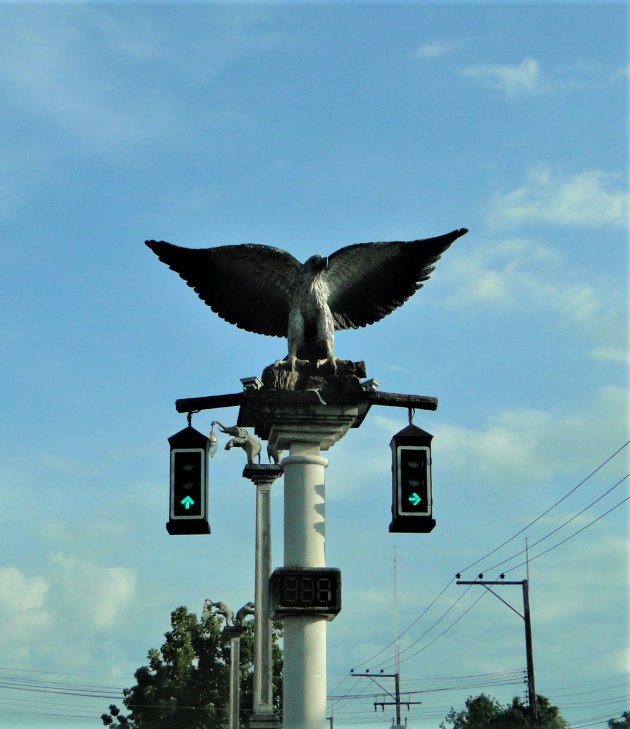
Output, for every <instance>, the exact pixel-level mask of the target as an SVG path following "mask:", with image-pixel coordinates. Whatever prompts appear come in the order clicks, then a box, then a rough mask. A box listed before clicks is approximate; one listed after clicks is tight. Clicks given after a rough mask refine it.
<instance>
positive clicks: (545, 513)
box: [458, 440, 630, 574]
mask: <svg viewBox="0 0 630 729" xmlns="http://www.w3.org/2000/svg"><path fill="white" fill-rule="evenodd" d="M629 443H630V440H627V441H626V442H625V443H624V444H623V445H622V446H621V447H620V448H618V449H617V450H616V451H615V452H614V453H612V454H611V455H610V456H608V458H606V460H604V461H603V462H602V463H600V464H599V466H597V468H595V469H594V470H593V471H591V473H589V474H588V476H586V477H585V478H583V479H582V480H581V481H580V483H578V484H577V486H574V487H573V488H572V489H571V490H570V491H568V492H567V493H566V494H565V495H564V496H563V497H562V498H561V499H558V501H556V502H555V503H554V504H552V505H551V506H550V507H549V508H548V509H547V510H546V511H543V513H542V514H540V515H539V516H537V517H536V518H535V519H534V520H533V521H530V522H529V524H527V525H526V526H524V527H523V528H522V529H520V530H519V531H518V532H516V534H514V535H513V536H511V537H510V538H509V539H506V541H505V542H503V543H502V544H499V546H498V547H495V548H494V549H492V550H490V552H488V553H487V554H484V555H483V557H480V558H479V559H477V560H476V561H475V562H471V563H470V564H469V565H468V566H467V567H464V568H463V569H461V570H458V572H459V574H461V573H462V572H465V571H466V570H468V569H470V568H471V567H474V566H475V565H476V564H479V562H482V561H483V560H484V559H486V557H489V556H490V555H491V554H494V553H495V552H498V551H499V549H501V548H502V547H505V545H506V544H509V543H510V542H511V541H513V540H514V539H516V537H518V536H519V535H520V534H522V533H523V532H524V531H526V530H527V529H529V528H530V527H531V526H533V525H534V524H535V523H536V522H537V521H540V519H542V518H543V516H546V515H547V514H548V513H549V512H550V511H551V510H552V509H555V508H556V506H558V504H561V503H562V502H563V501H564V500H565V499H566V498H568V497H569V496H570V495H571V494H572V493H574V492H575V491H577V490H578V489H579V488H580V486H583V485H584V484H585V483H586V482H587V481H588V480H589V478H591V477H592V476H594V475H595V474H596V473H597V472H598V471H600V470H601V469H602V468H603V467H604V466H605V465H606V464H607V463H610V461H612V459H613V458H615V457H616V456H617V455H619V453H621V451H622V450H623V449H624V448H625V447H626V446H627V445H628V444H629Z"/></svg>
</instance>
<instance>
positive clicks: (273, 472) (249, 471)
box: [243, 463, 282, 486]
mask: <svg viewBox="0 0 630 729" xmlns="http://www.w3.org/2000/svg"><path fill="white" fill-rule="evenodd" d="M280 476H282V466H280V465H278V464H277V463H269V464H267V463H264V464H262V463H250V464H248V465H247V466H245V468H244V469H243V478H248V479H249V480H250V481H252V482H253V483H254V484H255V485H256V486H271V484H272V483H273V482H274V481H275V480H276V479H278V478H280Z"/></svg>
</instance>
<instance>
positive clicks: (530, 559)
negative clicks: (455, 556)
mask: <svg viewBox="0 0 630 729" xmlns="http://www.w3.org/2000/svg"><path fill="white" fill-rule="evenodd" d="M628 499H630V496H626V498H625V499H622V500H621V501H620V502H619V503H618V504H615V505H614V506H613V507H612V508H610V509H608V511H605V512H604V513H603V514H601V515H600V516H598V517H597V519H593V521H591V522H589V523H588V524H586V525H585V526H583V527H582V528H581V529H578V530H577V532H574V533H573V534H570V535H569V536H568V537H567V538H566V539H563V540H562V541H561V542H558V543H557V544H554V545H553V547H549V549H545V551H544V552H540V553H539V554H536V555H534V556H533V557H530V558H529V561H530V562H532V561H533V560H535V559H538V557H542V556H543V554H547V553H548V552H551V551H552V550H554V549H556V548H557V547H559V546H560V545H561V544H564V543H565V542H568V541H569V539H573V537H576V536H577V535H578V534H580V532H583V531H584V530H585V529H588V528H589V527H590V526H593V524H596V523H597V522H598V521H599V520H600V519H603V518H604V517H605V516H608V514H610V513H611V511H614V510H615V509H618V508H619V507H620V506H621V505H622V504H625V503H626V501H628ZM524 564H525V562H521V563H520V564H517V565H516V566H515V567H510V568H509V569H507V570H505V572H506V573H507V572H513V571H514V570H516V569H518V568H519V567H522V566H523V565H524Z"/></svg>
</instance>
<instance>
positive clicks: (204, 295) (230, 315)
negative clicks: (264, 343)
mask: <svg viewBox="0 0 630 729" xmlns="http://www.w3.org/2000/svg"><path fill="white" fill-rule="evenodd" d="M146 244H147V245H148V246H149V248H150V249H151V250H152V251H153V252H154V253H155V254H156V255H157V256H158V258H159V259H160V260H161V261H163V262H164V263H166V264H167V266H169V268H172V269H173V271H176V272H177V273H178V274H179V275H180V276H181V277H182V278H183V279H184V281H186V283H187V284H188V285H189V286H191V287H192V288H193V289H194V290H195V291H196V292H197V294H198V295H199V297H200V298H201V299H203V301H205V302H206V304H208V306H209V307H210V308H211V309H212V311H214V312H216V313H217V314H218V315H219V316H220V317H221V318H222V319H225V320H226V321H228V322H230V324H236V326H237V327H240V328H241V329H247V331H250V332H255V333H256V334H267V335H269V336H274V337H286V335H287V329H288V321H289V309H290V306H291V295H292V290H293V287H294V285H295V281H296V277H297V276H298V275H299V273H300V271H301V269H302V264H301V263H300V262H299V261H298V260H297V259H296V258H294V257H293V256H292V255H291V254H290V253H287V252H286V251H283V250H281V249H280V248H274V247H273V246H265V245H258V244H255V243H246V244H243V245H234V246H218V247H217V248H201V249H194V248H182V247H180V246H176V245H173V244H172V243H166V242H164V241H155V240H148V241H146Z"/></svg>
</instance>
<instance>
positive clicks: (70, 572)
mask: <svg viewBox="0 0 630 729" xmlns="http://www.w3.org/2000/svg"><path fill="white" fill-rule="evenodd" d="M50 561H51V564H52V565H53V578H54V585H55V588H54V591H53V594H54V596H55V597H56V598H57V600H58V604H60V605H61V604H62V605H63V606H64V608H63V609H64V612H66V611H67V612H66V615H67V618H68V620H69V621H71V623H72V624H73V625H74V626H75V627H77V626H80V627H81V628H82V629H92V630H94V629H103V628H111V627H112V626H113V625H114V624H115V623H116V621H117V619H118V618H119V617H120V616H121V614H122V613H123V612H124V611H125V610H126V609H127V608H128V607H129V606H130V605H131V603H132V600H133V598H134V595H135V590H136V577H135V573H134V571H133V570H132V569H130V568H128V567H102V566H101V565H98V564H95V563H93V562H89V561H87V560H84V559H80V558H79V557H74V556H71V557H66V556H65V555H64V554H62V553H60V552H59V553H57V554H55V555H53V556H52V557H51V560H50ZM77 595H84V596H86V598H87V599H85V600H76V596H77Z"/></svg>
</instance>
